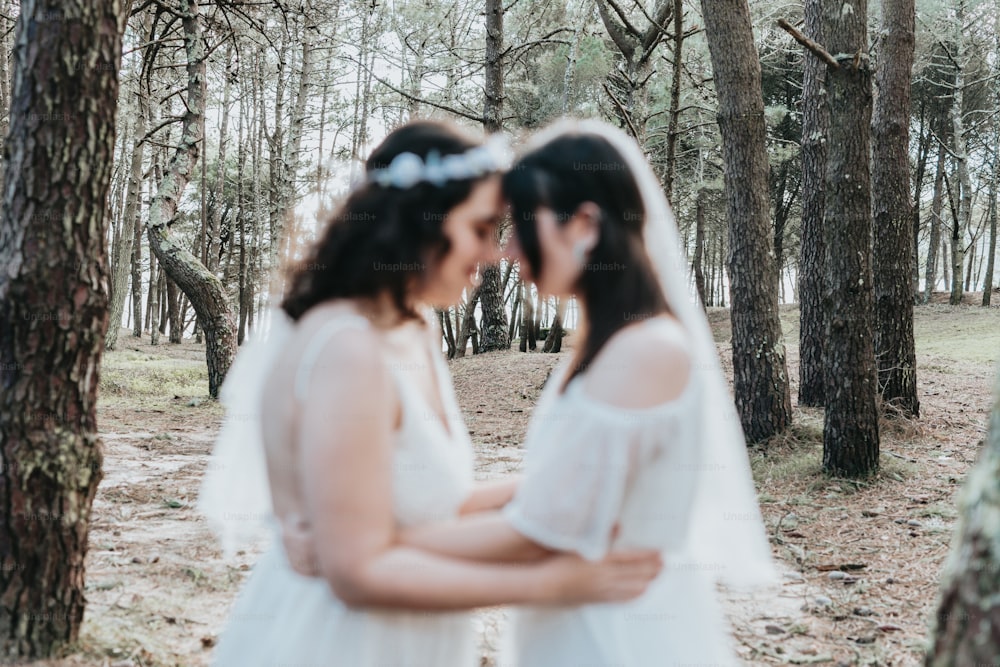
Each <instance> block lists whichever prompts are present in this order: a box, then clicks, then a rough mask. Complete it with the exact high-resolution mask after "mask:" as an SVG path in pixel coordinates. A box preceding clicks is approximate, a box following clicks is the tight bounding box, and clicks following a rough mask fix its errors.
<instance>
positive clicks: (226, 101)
mask: <svg viewBox="0 0 1000 667" xmlns="http://www.w3.org/2000/svg"><path fill="white" fill-rule="evenodd" d="M232 58H233V47H232V44H229V45H227V46H226V54H225V62H226V70H225V78H226V83H225V84H224V87H223V93H222V112H221V113H222V122H221V124H220V125H221V126H220V128H219V154H218V155H217V156H216V159H215V183H214V184H213V186H212V192H213V193H214V194H213V200H214V204H213V207H212V216H211V218H210V219H209V223H208V229H207V231H206V234H207V236H208V242H207V244H206V245H207V248H206V253H205V262H206V263H205V267H206V268H207V269H208V270H209V271H211V272H212V273H216V272H217V271H218V269H219V259H220V258H219V253H220V245H221V238H220V234H221V231H222V211H223V208H224V206H223V202H224V201H225V194H226V144H227V143H228V142H227V136H228V134H229V107H230V103H231V100H232V94H233V93H232V88H233V79H234V78H236V74H235V72H233V71H231V70H232V67H233V63H232Z"/></svg>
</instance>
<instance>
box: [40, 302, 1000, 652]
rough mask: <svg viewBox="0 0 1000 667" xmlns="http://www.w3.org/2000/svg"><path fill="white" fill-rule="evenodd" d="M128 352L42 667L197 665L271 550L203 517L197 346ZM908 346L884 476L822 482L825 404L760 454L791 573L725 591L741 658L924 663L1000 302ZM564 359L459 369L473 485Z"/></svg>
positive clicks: (786, 309) (109, 369)
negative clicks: (901, 408) (52, 649)
mask: <svg viewBox="0 0 1000 667" xmlns="http://www.w3.org/2000/svg"><path fill="white" fill-rule="evenodd" d="M781 318H782V326H783V331H784V335H785V342H786V346H787V350H788V365H789V368H788V370H789V373H790V376H791V377H792V378H793V386H792V400H793V403H794V402H795V396H796V391H797V388H796V386H795V381H794V379H795V378H797V377H798V311H797V308H796V307H794V306H783V307H782V310H781ZM710 319H711V321H712V326H713V329H714V332H715V336H716V341H717V343H718V345H719V350H720V354H721V356H722V359H723V363H724V364H728V362H729V359H730V351H729V343H728V341H729V338H730V332H729V316H728V311H726V310H724V309H712V310H711V312H710ZM119 340H120V342H121V345H120V349H119V350H117V351H115V352H112V353H109V354H107V355H105V358H104V366H103V372H102V379H101V397H100V401H99V424H100V429H101V434H102V436H103V439H104V447H105V459H104V479H103V481H102V482H101V485H100V488H99V490H98V494H97V498H96V500H95V503H94V513H93V525H92V530H91V536H90V552H89V555H88V557H87V599H88V606H87V613H86V619H85V621H84V626H83V631H82V636H81V639H80V641H79V643H78V645H76V646H74V647H72V649H71V652H70V653H68V654H67V655H66V657H65V658H63V659H61V660H55V661H47V662H39V663H34V664H35V667H43V666H44V667H70V666H79V665H99V666H106V667H132V666H139V665H155V666H168V665H171V666H172V665H182V666H184V667H187V666H189V665H206V664H208V663H209V661H210V657H211V652H212V646H213V645H214V644H215V641H216V637H217V635H218V633H219V632H221V630H222V629H223V627H224V625H225V618H226V614H227V610H228V607H229V605H230V604H231V603H232V601H233V599H234V597H235V595H236V592H237V591H238V589H239V587H240V584H241V582H242V581H243V580H244V578H245V577H246V575H247V573H248V572H249V570H250V569H251V567H252V566H253V563H254V561H255V558H256V556H257V554H258V553H259V548H260V547H262V546H263V545H258V549H252V550H248V551H247V552H241V553H240V554H239V555H238V556H237V559H236V561H235V562H229V561H224V560H223V559H222V556H221V553H220V551H219V549H218V547H217V545H216V543H215V542H214V540H213V538H212V536H211V534H210V533H209V532H208V530H207V528H206V526H205V523H204V521H203V520H202V519H201V518H200V516H199V515H198V514H197V513H196V511H195V508H194V506H195V501H196V497H197V493H198V487H199V483H200V480H201V477H202V474H203V472H204V470H205V468H206V464H207V461H208V455H209V453H210V451H211V447H212V442H213V438H214V436H215V434H216V432H217V430H218V427H219V425H220V423H221V419H222V412H221V408H220V406H219V405H218V404H217V403H216V402H215V401H212V400H210V399H208V398H206V387H207V379H206V373H205V366H204V346H202V345H198V344H195V343H193V342H192V341H189V340H185V342H184V343H183V344H181V345H168V344H161V345H159V346H156V347H153V346H150V345H149V344H148V339H143V340H142V341H139V340H137V339H134V338H131V337H130V336H129V335H128V333H127V332H123V333H122V336H121V337H120V338H119ZM571 340H572V337H570V338H569V339H568V341H570V342H571ZM916 341H917V353H918V379H919V389H920V400H921V418H920V419H919V420H915V421H907V420H898V419H897V420H883V423H882V458H881V470H880V472H879V473H878V475H877V476H876V477H875V478H873V479H871V480H869V481H866V482H852V481H847V480H839V479H831V478H828V477H826V476H824V475H823V474H822V473H821V471H820V462H821V456H822V424H823V415H822V411H821V410H818V409H808V408H798V407H796V408H795V425H794V426H793V427H792V429H791V430H790V432H789V433H788V434H787V435H785V436H783V437H781V438H778V439H776V440H775V441H773V442H771V443H769V445H768V446H767V447H766V448H762V449H754V450H752V453H751V459H752V463H753V468H754V475H755V478H756V482H757V487H758V492H759V495H760V500H761V508H762V510H763V513H764V516H765V519H766V521H767V525H768V530H769V532H770V537H771V543H772V548H773V551H774V553H775V555H776V556H777V557H778V558H779V559H780V561H781V564H782V568H783V570H784V571H785V573H784V583H783V584H782V586H781V587H780V590H775V591H770V592H767V593H760V594H755V595H753V596H746V595H743V596H739V595H735V594H732V593H727V594H726V598H727V609H728V612H729V614H730V619H731V621H732V623H733V626H734V628H735V636H736V640H737V642H736V644H737V648H738V650H739V652H740V654H741V656H742V657H743V659H744V660H745V662H746V664H748V665H774V664H831V665H885V666H889V665H917V664H921V655H922V650H923V646H924V644H925V641H926V637H927V635H928V627H929V618H930V616H931V615H932V613H933V609H934V604H935V599H936V595H937V582H938V577H939V574H940V570H941V566H942V563H943V561H944V558H945V555H946V554H947V552H948V547H949V542H950V539H951V534H952V528H953V524H954V521H955V518H956V516H957V512H956V494H957V492H958V491H959V489H960V488H961V485H962V482H963V480H964V478H965V475H966V473H967V471H968V470H969V468H970V466H971V465H972V464H973V463H974V460H975V458H976V455H977V452H978V450H979V447H980V445H981V443H982V441H983V438H984V435H985V424H986V418H987V410H988V409H989V406H990V390H991V387H992V379H993V377H994V373H995V372H996V371H997V364H996V361H997V359H998V358H1000V309H997V308H992V309H982V308H977V307H973V306H958V307H951V306H947V305H941V304H932V305H930V306H922V307H920V308H917V310H916ZM564 355H565V352H563V353H562V354H560V355H546V354H521V353H518V352H516V351H514V352H504V353H494V354H489V355H481V356H475V357H468V358H465V359H460V360H456V361H453V362H451V363H450V367H451V371H452V373H453V375H454V382H455V386H456V391H457V393H458V397H459V403H460V404H461V407H462V410H463V413H464V416H465V418H466V420H467V423H468V427H469V429H470V431H471V432H472V438H473V441H474V442H475V444H476V449H477V455H478V467H477V474H478V476H479V477H480V478H483V479H486V478H490V477H494V476H497V475H502V474H504V473H508V472H512V471H516V470H518V469H519V467H520V464H521V448H520V442H521V440H522V438H523V436H524V433H525V430H526V427H527V423H528V419H529V417H530V415H531V409H532V406H533V404H534V402H535V400H536V399H537V397H538V393H539V391H540V389H541V387H542V385H543V383H544V381H545V379H546V377H547V376H548V373H549V372H550V370H551V369H552V367H553V366H554V365H555V364H556V363H558V361H559V359H560V358H561V357H562V356H564ZM834 572H836V573H837V574H834ZM502 617H503V612H502V611H501V610H496V609H494V610H486V611H485V612H483V613H482V614H480V616H479V618H480V621H481V627H482V629H483V642H482V645H483V652H484V657H483V665H484V666H487V665H492V664H493V662H494V660H493V658H492V650H493V647H494V645H495V642H496V637H497V633H498V631H499V630H498V628H499V627H500V625H501V624H502ZM554 667H555V666H554Z"/></svg>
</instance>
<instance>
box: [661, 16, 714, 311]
mask: <svg viewBox="0 0 1000 667" xmlns="http://www.w3.org/2000/svg"><path fill="white" fill-rule="evenodd" d="M673 12H674V52H673V59H674V62H673V63H672V65H671V72H670V122H669V124H668V125H667V155H666V161H667V173H666V176H665V177H664V179H663V181H664V182H663V193H664V194H665V195H666V196H667V201H670V200H672V199H673V196H674V174H675V173H676V171H677V135H678V127H679V126H680V117H681V78H682V77H683V75H684V60H683V46H684V3H683V0H674V9H673ZM700 157H701V156H700V154H699V159H700ZM700 294H701V295H702V297H703V298H702V304H704V303H705V301H704V279H702V292H700Z"/></svg>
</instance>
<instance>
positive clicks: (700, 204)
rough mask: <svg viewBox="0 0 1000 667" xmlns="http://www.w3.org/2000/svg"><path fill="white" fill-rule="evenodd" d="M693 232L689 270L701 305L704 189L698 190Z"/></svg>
mask: <svg viewBox="0 0 1000 667" xmlns="http://www.w3.org/2000/svg"><path fill="white" fill-rule="evenodd" d="M694 220H695V223H694V224H695V231H694V255H693V257H692V258H691V268H692V269H693V272H694V285H695V288H696V289H697V291H698V299H699V300H700V301H701V303H702V305H704V304H705V303H706V298H705V296H706V295H705V267H704V259H703V257H704V251H705V188H704V187H700V188H698V195H697V198H696V203H695V214H694Z"/></svg>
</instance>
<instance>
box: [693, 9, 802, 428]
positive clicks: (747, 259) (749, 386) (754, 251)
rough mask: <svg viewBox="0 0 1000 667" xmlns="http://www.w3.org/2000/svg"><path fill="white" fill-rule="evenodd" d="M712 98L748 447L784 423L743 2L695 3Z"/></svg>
mask: <svg viewBox="0 0 1000 667" xmlns="http://www.w3.org/2000/svg"><path fill="white" fill-rule="evenodd" d="M701 6H702V15H703V17H704V19H705V34H706V37H707V39H708V47H709V52H710V55H711V60H712V71H713V73H714V76H715V88H716V91H717V92H718V96H719V112H718V122H719V130H720V132H721V134H722V145H723V161H724V166H725V189H726V200H727V206H726V212H727V218H728V220H729V281H730V290H731V294H732V307H731V309H730V317H731V320H732V325H733V375H734V389H733V391H734V394H735V397H736V407H737V408H738V410H739V414H740V421H741V422H742V424H743V431H744V433H745V434H746V436H747V438H748V439H749V440H750V441H751V442H759V441H763V440H765V439H767V438H769V437H771V436H773V435H776V434H778V433H781V432H782V431H784V430H785V429H786V428H787V427H788V426H789V425H790V424H791V421H792V405H791V396H790V394H789V384H788V371H787V368H786V366H785V346H784V343H783V342H782V339H781V323H780V321H779V320H778V295H777V294H776V293H775V290H774V286H775V285H776V284H777V276H776V273H775V271H776V267H775V265H774V256H773V245H772V238H771V234H770V227H771V224H770V210H769V202H768V184H767V178H768V162H767V149H766V145H765V141H766V137H767V130H766V127H765V123H764V98H763V95H762V91H761V74H760V60H759V58H758V56H757V49H756V47H755V46H754V37H753V30H752V28H751V23H750V7H749V5H748V4H747V0H702V3H701Z"/></svg>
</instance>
